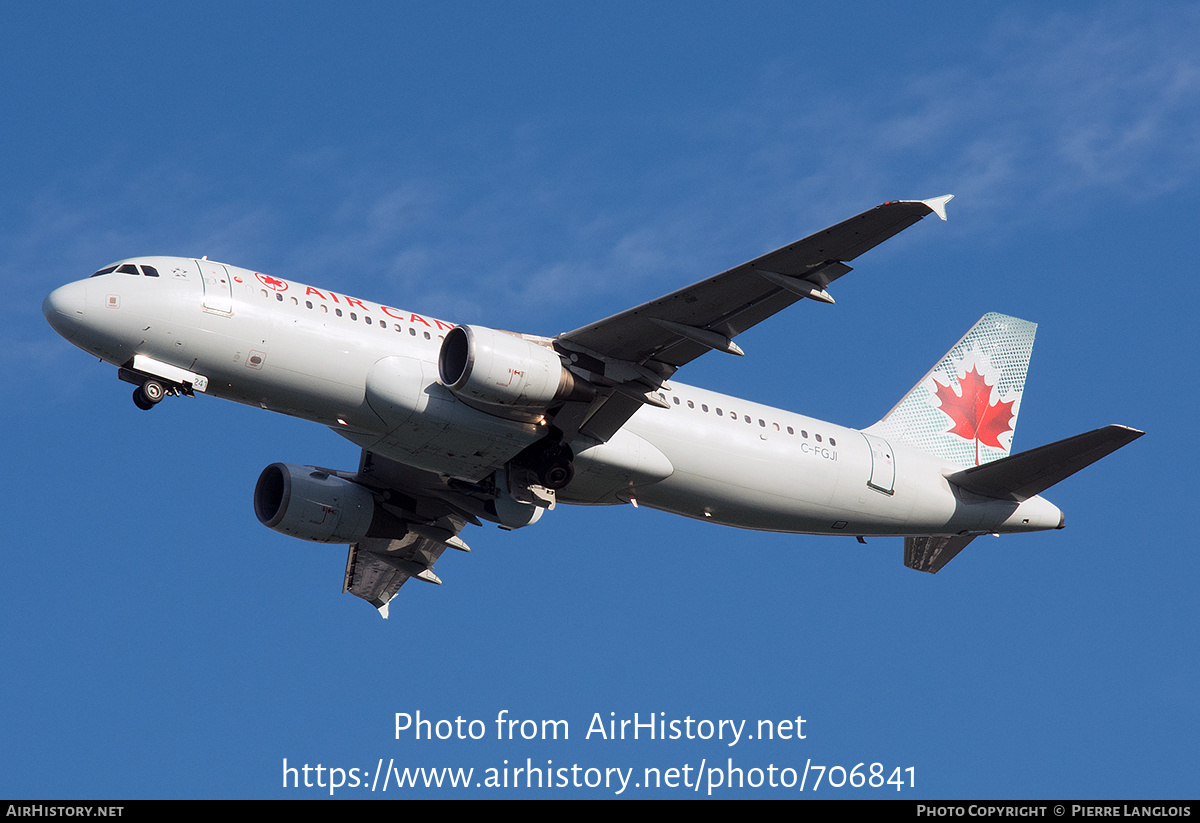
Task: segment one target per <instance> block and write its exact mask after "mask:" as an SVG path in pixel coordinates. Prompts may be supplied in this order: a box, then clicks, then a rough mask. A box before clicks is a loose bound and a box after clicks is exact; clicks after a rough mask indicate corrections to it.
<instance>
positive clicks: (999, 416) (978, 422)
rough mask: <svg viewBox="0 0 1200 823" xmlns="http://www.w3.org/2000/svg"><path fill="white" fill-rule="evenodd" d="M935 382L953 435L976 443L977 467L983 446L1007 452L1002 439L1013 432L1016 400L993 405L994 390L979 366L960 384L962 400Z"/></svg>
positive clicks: (998, 402)
mask: <svg viewBox="0 0 1200 823" xmlns="http://www.w3.org/2000/svg"><path fill="white" fill-rule="evenodd" d="M933 382H934V385H936V386H937V391H936V392H935V394H936V395H937V398H938V400H940V401H941V410H942V411H943V412H945V413H946V415H947V416H948V417H949V418H950V419H951V420H952V421H953V422H954V427H953V428H951V429H949V433H950V434H957V435H958V436H959V437H961V438H963V439H964V440H974V441H975V465H976V466H978V465H979V444H980V443H982V444H983V445H985V446H991V447H992V448H994V449H1003V448H1004V446H1003V445H1002V444H1001V443H1000V440H999V437H1000V435H1002V434H1004V433H1005V432H1009V431H1012V426H1010V425H1009V423H1011V422H1012V418H1013V406H1014V405H1016V401H1015V400H1012V401H1009V402H1002V401H1000V400H999V399H997V401H996V402H995V403H992V402H991V399H992V386H990V385H989V384H988V382H987V381H986V380H985V379H984V377H983V375H982V374H980V373H979V372H978V371H977V367H975V366H972V367H971V370H970V371H969V372H967V373H966V374H964V375H963V376H962V378H961V379H960V380H959V381H958V385H959V388H961V389H962V395H961V396H959V395H957V394H955V393H954V389H952V388H950V387H949V386H943V385H942V384H941V383H939V382H937V379H936V378H935V379H934V381H933Z"/></svg>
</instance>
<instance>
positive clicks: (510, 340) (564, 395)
mask: <svg viewBox="0 0 1200 823" xmlns="http://www.w3.org/2000/svg"><path fill="white" fill-rule="evenodd" d="M438 375H439V377H441V380H442V385H444V386H446V388H448V389H450V391H451V392H453V393H454V395H455V396H456V397H458V398H459V399H460V400H463V401H464V402H466V403H468V404H470V405H474V404H483V405H485V406H492V407H496V406H500V407H505V408H510V409H518V410H525V411H529V410H537V411H544V410H545V409H546V408H548V407H549V406H551V405H552V404H554V403H555V402H557V401H560V400H567V399H572V400H577V399H578V400H586V399H590V398H591V397H593V396H594V395H595V390H594V389H593V388H592V387H591V386H590V385H589V384H588V383H586V382H585V381H582V380H576V379H575V376H574V375H572V374H571V372H569V371H567V370H566V369H565V368H563V364H562V360H560V359H559V357H558V354H557V353H555V351H554V350H553V349H551V348H547V347H546V346H539V345H538V344H537V343H534V342H532V341H530V340H527V339H525V338H524V337H521V336H519V335H516V334H510V333H509V332H503V331H497V330H495V329H489V328H485V327H483V326H455V327H454V328H453V329H451V330H450V331H449V332H447V334H446V339H445V340H444V341H443V342H442V348H441V351H440V352H439V353H438Z"/></svg>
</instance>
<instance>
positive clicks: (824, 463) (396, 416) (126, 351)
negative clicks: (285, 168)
mask: <svg viewBox="0 0 1200 823" xmlns="http://www.w3.org/2000/svg"><path fill="white" fill-rule="evenodd" d="M951 197H952V195H944V196H942V197H935V198H932V199H929V200H898V201H890V202H887V203H883V204H882V205H879V206H877V207H875V208H873V209H869V210H867V211H865V212H863V213H861V214H859V215H857V216H855V217H851V218H850V219H848V220H844V221H842V222H840V223H838V224H837V225H834V226H831V227H830V228H828V229H825V230H823V231H820V232H817V233H816V234H813V235H810V236H808V237H806V238H804V239H802V240H799V241H797V242H795V243H792V244H791V245H788V246H784V247H782V248H780V249H777V250H775V251H773V252H770V253H769V254H765V255H762V256H761V257H758V258H756V259H754V260H751V261H749V262H747V263H743V264H742V265H740V266H735V267H734V268H732V269H729V270H728V271H726V272H724V273H722V274H718V275H716V276H714V277H710V278H708V279H707V280H703V281H701V282H698V283H695V284H694V285H691V286H687V287H685V288H682V289H679V290H678V291H675V292H672V293H671V294H668V295H665V296H663V297H660V298H658V299H656V300H651V301H650V302H648V303H644V304H642V305H639V306H636V307H634V308H631V309H628V310H626V311H623V312H621V313H619V314H616V315H613V316H612V317H609V318H607V319H604V320H600V321H598V322H595V323H592V324H590V325H587V326H584V327H582V328H579V329H575V330H574V331H571V332H567V333H565V334H559V335H558V336H556V337H541V336H537V335H531V334H520V333H515V332H510V331H504V330H499V329H493V328H488V327H485V326H480V325H456V324H453V323H449V322H446V321H443V320H439V319H436V318H434V317H432V316H429V315H422V314H416V313H414V312H412V311H409V310H401V309H398V308H395V307H393V306H389V305H384V304H382V303H371V302H368V301H365V300H359V299H357V298H354V297H350V296H348V295H344V294H341V293H340V292H335V291H333V290H330V289H326V288H317V287H314V286H309V285H306V284H304V283H298V282H296V281H293V280H287V279H283V278H279V277H273V276H269V275H265V274H262V273H259V272H255V271H251V270H249V269H244V268H239V267H236V266H231V265H226V264H223V263H218V262H215V261H211V260H208V259H207V257H202V258H199V259H196V258H186V257H136V258H130V259H127V260H121V261H118V262H116V263H113V264H111V265H108V266H105V267H104V268H102V269H100V270H99V271H97V272H96V273H95V274H93V275H91V276H90V277H88V278H86V279H83V280H80V281H77V282H73V283H69V284H67V285H64V286H61V287H60V288H58V289H55V290H54V291H53V292H51V294H50V295H49V296H48V297H46V299H45V302H44V304H43V313H44V314H45V316H46V319H47V321H48V322H49V323H50V325H51V326H52V327H53V328H54V329H55V331H57V332H58V333H59V334H60V335H62V336H63V337H64V338H66V339H67V340H68V341H69V342H71V343H72V344H74V345H75V346H77V347H79V348H81V349H83V350H84V351H86V352H88V353H90V354H92V355H94V356H96V357H99V358H100V359H101V360H103V361H106V362H108V363H111V364H113V365H115V366H117V376H118V377H119V378H120V379H121V380H123V381H125V382H127V383H131V384H132V385H133V386H134V387H135V388H134V391H133V401H134V403H135V404H136V405H137V406H138V408H140V409H145V410H149V409H153V408H154V407H155V406H156V405H157V404H158V403H160V402H161V401H162V400H163V399H164V398H166V397H168V396H181V395H182V396H188V397H193V396H195V395H196V394H197V393H200V394H207V395H212V396H214V397H221V398H225V399H227V400H233V401H235V402H239V403H244V404H247V405H252V406H258V407H260V408H263V409H268V410H271V411H275V412H279V413H281V414H287V415H292V416H294V417H299V418H303V419H306V420H311V421H313V422H316V423H320V424H322V425H325V426H328V427H329V428H330V429H332V430H333V431H335V432H336V433H337V434H339V435H341V436H342V437H344V438H346V439H348V440H350V441H351V442H353V443H355V444H357V445H358V446H360V447H361V449H362V452H361V457H360V460H359V465H358V469H357V470H356V471H337V470H333V469H327V468H321V467H316V466H302V465H295V464H291V463H273V464H271V465H270V466H267V467H266V468H265V469H264V470H263V471H262V473H261V475H260V476H259V478H258V482H257V484H256V486H255V490H254V497H253V503H254V511H255V514H256V515H257V517H258V519H259V521H261V522H262V523H263V524H264V525H266V526H268V527H269V528H271V529H274V530H276V531H278V532H281V533H283V534H288V535H291V536H293V537H297V538H300V539H303V540H310V541H317V542H322V543H340V544H347V545H348V546H349V554H348V557H347V561H346V572H345V577H344V579H343V591H345V592H349V593H351V594H353V595H355V596H357V597H360V598H362V599H364V600H367V601H368V602H370V603H371V604H372V605H373V606H375V607H376V608H377V609H378V610H379V613H380V614H381V615H382V616H383V617H385V618H386V617H387V616H388V605H389V603H390V601H391V599H392V598H393V597H394V596H395V595H396V593H397V592H398V590H399V589H400V587H401V586H402V585H403V584H404V583H405V582H406V581H408V580H409V579H410V578H416V579H418V580H422V581H425V582H429V583H436V584H440V583H441V580H440V578H439V577H438V576H437V574H435V573H434V571H433V566H434V564H435V563H436V562H437V560H438V559H439V558H440V557H441V555H442V553H443V552H444V551H445V550H446V549H456V550H460V551H470V549H469V548H468V546H467V544H466V543H465V542H464V541H463V540H462V538H461V537H460V533H461V532H462V531H463V529H464V528H465V527H466V526H467V525H468V524H472V525H476V526H481V525H482V524H483V522H485V521H486V522H491V523H495V524H497V525H499V527H500V528H502V529H507V530H512V529H518V528H523V527H526V526H529V525H532V524H534V523H536V522H537V521H538V520H539V518H540V517H541V516H542V514H543V513H544V512H546V511H548V510H551V509H553V508H554V507H555V506H556V505H557V504H558V503H570V504H580V505H622V504H624V505H629V504H632V505H634V506H638V505H641V506H649V507H651V508H654V509H659V510H662V511H666V512H672V513H675V514H679V515H683V516H684V517H690V518H694V519H696V520H705V521H710V522H713V523H719V524H723V525H726V526H734V527H739V528H745V529H757V530H762V531H773V532H789V533H803V534H825V535H846V536H854V537H856V538H857V539H858V540H859V541H860V542H865V541H864V537H865V536H867V535H879V536H895V537H902V538H904V563H905V565H907V566H909V567H911V568H913V569H916V570H919V571H924V572H929V573H937V572H938V571H940V570H941V569H942V568H943V567H944V566H945V565H946V563H948V562H949V561H950V560H951V559H952V558H953V557H955V556H956V555H957V554H958V553H959V552H961V551H962V550H963V549H964V548H965V547H966V546H967V545H968V544H969V543H970V542H971V541H972V540H973V539H974V538H975V537H977V536H979V535H983V534H1002V533H1011V532H1029V531H1036V530H1042V529H1061V528H1063V526H1064V522H1065V519H1064V515H1063V513H1062V512H1061V511H1060V510H1059V509H1058V508H1057V507H1056V506H1055V505H1054V504H1052V503H1050V502H1049V501H1048V500H1045V499H1044V498H1042V497H1041V496H1040V495H1041V493H1042V492H1043V491H1045V490H1046V489H1048V488H1050V487H1051V486H1053V485H1054V484H1055V483H1058V482H1059V481H1061V480H1063V479H1064V478H1066V477H1069V476H1070V475H1072V474H1074V473H1075V472H1077V471H1079V470H1080V469H1082V468H1084V467H1085V466H1087V465H1089V464H1091V463H1093V462H1095V461H1096V460H1099V459H1100V458H1102V457H1104V456H1106V455H1108V454H1110V453H1111V452H1113V451H1115V450H1117V449H1119V448H1121V447H1122V446H1124V445H1126V444H1128V443H1130V442H1132V441H1133V440H1135V439H1137V438H1138V437H1140V436H1141V435H1142V434H1143V432H1141V431H1138V430H1136V429H1132V428H1128V427H1125V426H1117V425H1110V426H1105V427H1103V428H1100V429H1096V430H1094V431H1090V432H1087V433H1085V434H1080V435H1077V436H1075V437H1070V438H1067V439H1065V440H1060V441H1058V442H1055V443H1051V444H1048V445H1045V446H1040V447H1038V448H1035V449H1032V450H1030V451H1025V452H1021V453H1017V454H1011V453H1010V450H1011V445H1012V437H1013V433H1014V430H1015V427H1016V422H1017V414H1018V412H1019V411H1020V406H1021V399H1022V394H1023V392H1024V385H1025V375H1026V370H1027V368H1028V365H1029V357H1030V352H1031V351H1032V347H1033V339H1034V333H1035V330H1036V325H1035V324H1034V323H1031V322H1028V321H1025V320H1019V319H1017V318H1014V317H1009V316H1006V315H1001V314H996V313H989V314H985V315H984V316H983V318H982V319H980V320H979V322H977V323H976V324H975V325H974V326H972V327H971V329H970V330H969V331H968V332H967V333H966V335H964V336H963V337H962V339H960V340H959V341H958V343H957V344H955V346H954V347H953V348H951V349H950V351H949V352H947V353H946V355H945V356H944V357H943V358H942V359H941V360H940V361H938V363H937V364H935V365H934V367H933V368H932V369H931V370H930V371H929V372H928V373H927V374H926V375H925V376H924V377H923V378H922V379H921V380H920V381H919V382H918V383H917V384H916V385H915V386H914V387H913V388H912V389H911V390H910V391H909V392H908V393H907V394H906V395H905V396H904V397H903V398H902V399H901V400H900V402H899V403H897V404H896V406H895V407H894V408H892V410H891V411H889V412H888V413H887V414H886V415H884V416H883V417H882V418H881V419H880V420H879V422H877V423H875V424H874V425H872V426H869V427H867V428H865V429H862V430H858V429H853V428H847V427H844V426H839V425H836V424H833V423H828V422H824V421H820V420H816V419H814V418H811V417H806V416H804V415H800V414H795V413H792V412H788V411H784V410H781V409H775V408H770V407H768V406H764V405H761V404H758V403H753V402H751V401H748V400H742V399H739V398H736V397H730V396H727V395H722V394H718V393H716V392H712V391H708V390H704V389H699V388H694V387H691V386H687V385H684V384H682V383H678V382H676V381H675V380H674V379H673V378H674V374H675V372H676V370H677V369H679V368H680V367H681V366H684V365H686V364H687V363H688V362H690V361H691V360H694V359H695V358H697V357H699V356H700V355H702V354H705V353H707V352H709V351H712V350H716V351H719V352H724V353H727V354H731V355H734V356H740V355H742V354H743V351H742V349H741V348H740V347H739V346H738V345H737V344H736V343H735V342H734V338H735V337H737V335H738V334H740V333H741V332H743V331H745V330H746V329H748V328H750V327H751V326H754V325H755V324H757V323H759V322H761V321H762V320H765V319H766V318H768V317H770V316H772V315H774V314H775V313H777V312H779V311H782V310H784V309H786V308H788V307H789V306H791V305H792V304H793V303H796V302H799V301H801V300H805V299H807V300H812V301H813V302H816V303H821V304H832V303H833V302H834V300H833V298H832V297H831V296H830V294H829V291H828V289H829V286H830V284H832V283H833V282H834V281H836V280H837V279H838V278H839V277H841V276H843V275H845V274H846V273H847V272H849V271H851V267H850V266H848V265H847V262H848V261H851V260H854V259H855V258H857V257H858V256H859V255H861V254H863V253H864V252H866V251H868V250H870V249H872V248H874V247H875V246H876V245H878V244H880V243H882V242H883V241H885V240H887V239H888V238H890V237H892V236H894V235H896V234H898V233H899V232H901V231H903V230H904V229H906V228H908V227H910V226H912V225H914V224H915V223H917V222H918V221H920V220H921V219H923V218H924V217H926V216H928V215H930V214H936V215H937V216H938V217H939V218H940V219H941V220H945V219H946V203H947V201H949V200H950V199H951Z"/></svg>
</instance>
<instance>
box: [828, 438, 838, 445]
mask: <svg viewBox="0 0 1200 823" xmlns="http://www.w3.org/2000/svg"><path fill="white" fill-rule="evenodd" d="M829 445H831V446H836V445H837V441H836V440H834V439H833V438H832V437H831V438H829Z"/></svg>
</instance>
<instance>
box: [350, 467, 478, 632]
mask: <svg viewBox="0 0 1200 823" xmlns="http://www.w3.org/2000/svg"><path fill="white" fill-rule="evenodd" d="M337 474H338V475H339V476H341V477H343V478H344V479H346V480H351V481H352V482H355V483H358V484H359V485H361V486H365V487H366V488H368V489H371V490H372V492H374V493H375V495H376V496H377V497H378V498H379V500H380V504H381V505H382V506H383V507H384V508H385V509H386V510H388V511H389V513H391V514H392V515H394V516H395V517H396V518H397V520H399V521H400V522H402V523H403V524H404V533H403V534H402V535H401V536H399V537H368V538H364V539H362V540H359V541H358V542H357V543H352V544H351V545H350V553H349V555H348V556H347V558H346V577H345V582H344V585H343V586H342V591H344V592H350V594H353V595H355V596H356V597H361V598H362V599H363V600H366V601H367V602H369V603H370V604H371V605H372V606H374V607H375V608H377V609H378V610H379V613H380V615H382V616H383V617H385V618H386V617H387V616H388V603H389V602H390V601H391V599H392V598H393V597H395V596H396V593H397V592H398V591H399V590H400V587H401V586H403V585H404V584H405V583H406V582H408V580H409V579H410V578H416V579H418V580H422V581H424V582H426V583H436V584H438V585H441V582H442V581H441V578H439V577H438V576H437V575H436V574H435V573H434V571H433V564H434V563H436V562H437V561H438V558H440V557H441V556H442V552H444V551H445V550H446V549H457V550H459V551H464V552H469V551H470V548H468V546H467V544H466V543H464V542H463V541H462V540H461V539H459V537H458V533H459V532H460V531H462V529H463V527H464V526H466V525H467V524H468V523H474V524H475V525H479V519H478V518H477V517H476V516H475V515H474V514H473V513H472V510H473V509H479V508H481V507H482V503H481V502H480V501H478V500H476V499H475V498H473V497H472V496H471V490H470V488H463V489H456V488H452V487H451V486H450V485H449V484H450V481H448V480H447V479H446V478H444V477H442V476H440V475H436V474H433V473H432V472H425V471H421V470H420V469H414V468H412V467H411V466H405V465H404V464H402V463H397V462H396V461H394V460H389V459H387V458H384V457H380V456H379V455H377V454H375V453H374V452H370V451H367V450H366V449H364V450H363V453H362V458H361V460H360V462H359V469H358V472H357V473H356V474H350V473H343V472H337Z"/></svg>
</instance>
